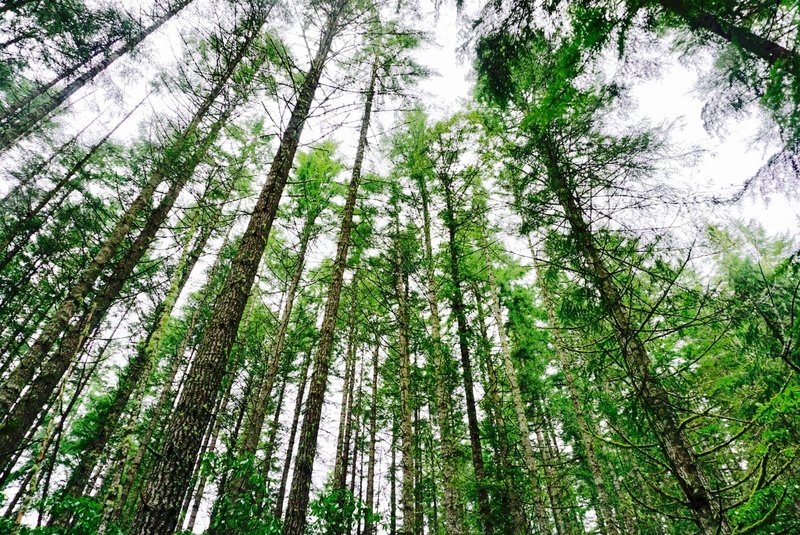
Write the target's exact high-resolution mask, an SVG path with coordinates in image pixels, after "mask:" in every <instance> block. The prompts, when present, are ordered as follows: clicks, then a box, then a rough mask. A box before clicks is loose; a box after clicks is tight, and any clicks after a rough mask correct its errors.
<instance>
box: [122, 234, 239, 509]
mask: <svg viewBox="0 0 800 535" xmlns="http://www.w3.org/2000/svg"><path fill="white" fill-rule="evenodd" d="M232 228H233V225H232V224H230V225H228V229H227V232H226V234H225V238H224V239H223V240H222V246H221V247H220V250H219V253H218V254H217V257H216V258H215V259H214V264H213V265H212V266H211V268H210V269H209V271H208V281H207V282H206V286H205V288H204V290H203V293H202V298H201V299H200V302H199V303H198V304H197V306H196V307H195V308H194V310H193V311H192V315H191V318H190V320H189V325H188V326H187V328H186V334H185V335H184V337H183V339H182V340H181V342H180V344H179V345H178V349H177V351H176V352H175V356H174V357H173V358H172V361H171V363H170V364H169V371H168V372H167V378H166V380H165V381H164V383H163V385H162V386H161V390H160V392H159V396H158V400H157V401H156V403H155V405H154V406H153V410H152V412H151V415H150V420H149V422H148V424H147V428H146V429H145V432H144V434H143V435H142V437H141V439H140V440H139V446H138V448H136V454H135V455H134V456H133V459H132V460H131V462H130V464H129V465H128V463H127V462H126V463H124V464H123V468H122V470H121V472H124V473H121V474H120V475H121V480H122V481H123V482H124V483H123V484H122V487H121V491H120V498H119V502H120V504H121V505H120V508H118V509H117V512H115V513H114V516H112V518H113V519H116V518H118V516H117V514H118V512H121V507H122V506H124V505H125V504H126V503H127V502H128V496H129V495H130V493H131V490H132V488H133V485H134V482H135V481H136V479H137V477H138V476H139V475H140V469H141V466H142V462H143V461H144V458H145V454H146V453H147V449H148V448H149V447H150V441H151V440H152V438H153V435H154V433H155V432H156V429H157V428H158V427H159V426H160V425H161V424H162V415H164V414H165V413H167V412H168V410H170V409H171V394H172V393H173V386H174V383H175V378H176V377H177V375H178V371H179V370H180V368H181V366H182V365H184V364H186V366H187V367H188V363H186V362H184V357H185V356H186V350H187V348H188V347H189V340H190V339H191V338H192V335H193V334H194V331H195V327H196V325H197V321H198V320H199V318H200V312H201V311H202V310H203V309H204V308H205V306H206V303H207V302H208V300H209V299H211V298H213V295H212V293H213V288H212V284H213V281H214V278H215V275H216V274H217V273H218V272H219V270H220V269H221V266H222V254H223V252H224V251H225V249H226V248H227V246H228V244H229V243H230V233H231V229H232ZM189 360H191V359H189ZM134 424H135V419H131V420H130V421H129V424H128V426H127V427H126V429H125V432H124V433H123V436H124V438H123V441H129V440H131V436H132V434H133V432H134ZM128 474H130V476H128Z"/></svg>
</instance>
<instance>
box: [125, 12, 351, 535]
mask: <svg viewBox="0 0 800 535" xmlns="http://www.w3.org/2000/svg"><path fill="white" fill-rule="evenodd" d="M343 9H344V1H343V0H340V1H339V2H337V4H336V5H335V6H334V8H333V11H332V13H331V14H330V15H329V17H328V21H327V22H326V25H325V29H324V31H323V34H322V38H321V41H320V45H319V49H318V50H317V53H316V56H315V57H314V59H313V61H312V63H311V67H310V69H309V71H308V73H307V74H306V76H305V78H304V80H303V83H302V85H301V87H300V92H299V94H298V98H297V102H296V104H295V107H294V110H293V111H292V115H291V118H290V119H289V123H288V125H287V127H286V130H285V131H284V133H283V137H282V139H281V143H280V146H279V147H278V151H277V153H276V155H275V158H274V160H273V162H272V166H271V167H270V171H269V173H268V175H267V180H266V183H265V185H264V188H263V190H262V191H261V194H260V195H259V198H258V201H257V203H256V206H255V208H254V209H253V212H252V215H251V217H250V222H249V223H248V226H247V230H245V233H244V235H243V236H242V239H241V242H240V245H239V249H238V251H237V252H236V255H235V257H234V258H233V261H232V263H231V269H230V273H229V275H228V277H227V279H226V281H225V285H224V289H223V291H222V292H221V293H220V295H219V297H218V298H217V300H216V303H215V305H214V312H213V315H212V317H211V320H210V321H209V323H208V325H207V326H206V329H205V333H204V335H203V339H202V341H201V342H200V346H199V348H198V350H197V355H196V357H195V365H194V366H193V367H192V371H191V374H190V376H189V377H188V378H187V382H186V387H185V388H184V390H183V393H182V394H181V397H180V400H179V402H178V406H177V407H176V409H175V412H174V413H173V415H172V417H171V418H170V422H169V425H168V427H167V429H166V434H165V436H166V445H165V448H164V452H163V456H162V457H161V458H159V459H158V461H157V463H156V465H155V467H154V469H153V472H152V474H151V477H150V479H149V481H148V483H147V487H146V489H145V491H144V494H143V496H142V501H141V503H140V505H139V511H138V513H137V518H138V520H139V521H138V522H137V524H136V526H135V527H134V529H133V530H132V531H131V535H152V534H161V533H171V532H172V531H173V530H174V529H175V526H176V523H177V521H178V514H179V500H180V496H181V495H182V493H183V490H184V489H185V487H186V485H187V483H188V482H189V479H190V478H191V476H192V474H191V472H192V468H193V464H194V463H193V461H194V459H195V458H196V456H197V452H198V450H199V448H200V441H201V439H202V436H201V432H200V429H202V428H203V427H204V423H205V422H208V421H209V420H210V418H211V409H212V407H213V402H214V400H215V399H216V397H217V394H218V391H219V388H220V385H221V384H222V380H223V377H224V375H225V368H226V366H225V363H226V360H227V359H226V358H225V356H226V355H227V354H228V352H229V351H230V349H231V346H232V345H233V343H234V340H235V338H236V330H237V328H238V325H239V322H240V321H241V318H242V314H243V312H244V308H245V305H246V303H247V298H248V296H249V293H250V290H251V288H252V286H253V281H254V279H255V275H256V272H257V271H258V265H259V263H260V261H261V256H262V254H263V252H264V247H265V246H266V243H267V238H268V237H269V233H270V230H271V227H272V222H273V220H274V219H275V214H276V213H277V210H278V203H279V202H280V197H281V193H282V192H283V188H284V186H285V185H286V180H287V179H288V177H289V172H290V171H291V167H292V162H293V161H294V155H295V152H296V151H297V147H298V145H299V143H300V135H301V133H302V131H303V125H304V123H305V120H306V117H307V116H308V112H309V110H310V109H311V103H312V100H313V98H314V94H315V93H316V89H317V86H318V84H319V80H320V76H321V75H322V70H323V67H324V64H325V60H326V58H327V56H328V52H329V51H330V48H331V44H332V41H333V37H334V35H335V34H336V33H337V30H338V27H339V17H340V16H341V14H342V11H343Z"/></svg>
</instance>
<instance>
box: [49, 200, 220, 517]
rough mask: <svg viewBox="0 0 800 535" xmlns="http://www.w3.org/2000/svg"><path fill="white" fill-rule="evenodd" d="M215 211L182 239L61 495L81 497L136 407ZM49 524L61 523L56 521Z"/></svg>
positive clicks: (201, 252) (206, 240)
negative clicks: (148, 320)
mask: <svg viewBox="0 0 800 535" xmlns="http://www.w3.org/2000/svg"><path fill="white" fill-rule="evenodd" d="M209 187H211V185H209ZM215 212H216V216H215V217H214V218H213V219H212V221H211V222H208V223H207V224H206V225H204V226H203V228H202V230H201V232H200V234H199V236H197V238H196V239H195V240H194V244H192V240H193V238H194V234H195V227H196V225H197V223H198V221H196V220H195V221H193V222H192V225H191V227H190V229H189V231H188V232H187V236H186V238H185V239H184V245H183V254H182V255H181V258H180V259H179V260H178V265H177V266H176V267H175V271H174V273H173V275H172V281H171V282H170V286H169V290H168V291H167V295H166V296H165V297H164V299H163V300H162V301H161V303H159V305H158V306H157V307H156V311H155V314H154V321H153V323H152V326H151V329H150V332H149V333H148V335H147V337H146V339H145V341H144V343H142V344H141V345H140V347H139V348H138V350H137V353H136V355H135V357H134V358H133V359H132V360H131V362H130V364H129V366H128V369H127V370H126V372H125V374H124V376H123V377H122V378H121V380H120V383H119V386H118V387H117V389H116V391H115V393H114V399H113V401H112V402H111V404H110V406H109V407H108V408H107V410H106V411H105V412H104V413H102V414H101V415H100V416H99V417H98V418H99V420H100V424H99V426H98V427H97V429H96V430H95V435H94V437H92V438H91V439H89V440H87V441H86V442H85V447H84V448H83V450H82V455H81V457H80V460H79V462H78V465H77V466H76V467H75V469H74V470H73V471H72V473H71V475H70V477H69V479H68V481H67V484H66V486H65V488H64V495H66V496H69V497H73V498H77V497H79V496H80V495H81V493H82V492H83V491H84V488H85V487H86V484H87V482H88V480H89V476H90V475H91V473H92V469H93V467H94V465H95V463H96V461H97V459H98V458H99V456H100V454H101V453H102V452H103V450H104V449H105V447H106V445H107V443H108V441H109V439H110V438H111V436H112V435H113V433H114V429H115V427H116V426H117V425H118V422H119V419H120V418H121V417H122V414H123V412H124V411H125V409H126V407H127V406H128V404H129V402H130V400H131V399H135V400H136V401H137V403H136V404H137V405H138V404H139V402H140V397H141V395H142V393H143V392H142V390H143V386H145V384H146V379H147V377H148V375H149V374H150V370H151V369H152V366H153V363H154V362H155V359H156V357H157V355H158V352H159V350H160V348H161V342H162V340H163V338H164V334H165V331H166V328H167V325H168V324H169V319H170V317H171V316H172V312H173V310H174V308H175V304H176V302H177V300H178V297H179V296H180V294H181V292H182V291H183V288H184V286H185V285H186V283H187V282H188V280H189V276H190V275H191V273H192V270H193V269H194V266H195V264H196V263H197V261H198V260H199V258H200V256H201V255H202V254H203V252H204V251H205V247H206V244H207V243H208V239H209V238H210V236H211V233H212V231H213V230H215V227H216V223H217V221H218V218H219V215H220V214H221V213H222V211H221V210H220V209H215ZM132 412H133V413H134V414H136V413H138V412H139V411H138V407H134V408H133V409H132ZM53 525H62V524H59V523H58V522H56V523H53Z"/></svg>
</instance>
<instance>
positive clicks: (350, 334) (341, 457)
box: [333, 277, 358, 491]
mask: <svg viewBox="0 0 800 535" xmlns="http://www.w3.org/2000/svg"><path fill="white" fill-rule="evenodd" d="M353 280H354V281H355V280H356V278H355V277H353ZM352 288H353V292H352V294H353V295H352V297H351V307H350V314H349V315H348V318H347V324H348V325H347V349H346V351H345V355H346V358H345V363H344V367H345V370H344V380H343V381H342V402H341V407H340V411H339V433H338V435H337V438H336V457H335V459H336V460H335V461H334V466H333V489H334V490H337V491H341V490H342V489H344V488H345V481H347V455H348V448H349V447H350V429H351V428H349V423H350V414H351V411H352V408H353V407H352V404H353V382H354V381H355V368H356V340H355V338H356V313H357V312H358V299H357V297H358V296H357V295H356V292H357V291H358V290H357V287H356V285H355V284H353V285H352Z"/></svg>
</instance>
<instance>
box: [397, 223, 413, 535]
mask: <svg viewBox="0 0 800 535" xmlns="http://www.w3.org/2000/svg"><path fill="white" fill-rule="evenodd" d="M399 233H400V225H399V221H398V220H397V219H396V220H395V236H394V242H395V243H394V249H395V251H394V253H395V254H394V293H395V295H394V297H395V299H396V300H397V334H398V357H399V361H400V448H401V453H402V455H401V457H400V466H401V470H402V474H403V483H402V487H401V490H400V492H401V496H400V509H401V510H402V512H403V523H402V527H401V533H402V534H403V535H415V533H416V529H415V528H414V525H415V523H416V516H415V514H414V482H415V478H414V431H413V427H412V419H413V417H414V416H413V412H412V409H411V358H410V355H409V349H408V322H409V318H408V302H407V297H408V295H407V291H408V290H407V284H408V279H407V278H408V274H407V272H406V269H405V258H404V255H403V250H402V244H401V243H400V239H401V236H400V235H399Z"/></svg>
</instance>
